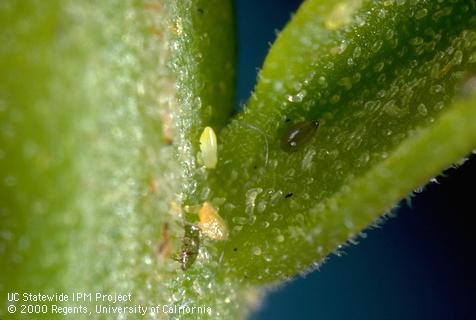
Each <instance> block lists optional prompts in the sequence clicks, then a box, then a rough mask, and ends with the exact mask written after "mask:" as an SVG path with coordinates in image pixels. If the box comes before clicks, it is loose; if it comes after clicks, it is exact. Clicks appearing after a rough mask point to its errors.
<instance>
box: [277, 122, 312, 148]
mask: <svg viewBox="0 0 476 320" xmlns="http://www.w3.org/2000/svg"><path fill="white" fill-rule="evenodd" d="M317 128H319V121H316V120H313V121H303V122H299V123H296V124H295V125H294V126H292V127H291V128H289V129H288V131H286V132H285V134H284V135H283V137H282V138H281V148H282V149H283V150H284V151H288V152H294V151H297V150H298V149H299V148H301V147H302V146H303V145H305V144H306V143H307V142H309V140H311V138H312V136H313V135H314V133H315V132H316V130H317Z"/></svg>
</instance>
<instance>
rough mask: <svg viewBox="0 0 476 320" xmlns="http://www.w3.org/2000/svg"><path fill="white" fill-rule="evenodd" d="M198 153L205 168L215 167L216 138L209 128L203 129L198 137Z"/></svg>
mask: <svg viewBox="0 0 476 320" xmlns="http://www.w3.org/2000/svg"><path fill="white" fill-rule="evenodd" d="M200 152H201V158H202V161H203V164H204V165H205V167H207V168H208V169H213V168H215V166H216V165H217V136H216V135H215V131H213V129H212V128H210V127H205V129H203V132H202V134H201V136H200Z"/></svg>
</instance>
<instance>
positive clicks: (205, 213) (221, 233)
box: [198, 201, 228, 240]
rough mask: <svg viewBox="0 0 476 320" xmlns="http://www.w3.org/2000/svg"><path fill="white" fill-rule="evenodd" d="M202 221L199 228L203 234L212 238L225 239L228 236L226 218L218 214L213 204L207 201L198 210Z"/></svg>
mask: <svg viewBox="0 0 476 320" xmlns="http://www.w3.org/2000/svg"><path fill="white" fill-rule="evenodd" d="M198 217H199V219H200V222H199V223H198V226H199V228H200V229H201V230H202V234H204V235H206V236H207V237H209V238H210V239H212V240H225V239H226V237H227V233H228V232H227V228H226V224H225V220H223V218H222V217H221V216H220V215H219V214H218V212H217V211H216V209H215V208H214V207H213V205H212V204H211V203H209V202H207V201H205V202H204V203H203V205H202V207H201V208H200V210H199V211H198Z"/></svg>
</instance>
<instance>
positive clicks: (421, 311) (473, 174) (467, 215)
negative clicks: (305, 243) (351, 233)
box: [235, 0, 476, 320]
mask: <svg viewBox="0 0 476 320" xmlns="http://www.w3.org/2000/svg"><path fill="white" fill-rule="evenodd" d="M300 3H301V1H298V0H259V1H252V0H236V1H235V5H236V9H237V23H238V28H237V30H238V43H239V56H238V95H237V106H240V105H242V104H244V103H245V102H246V101H247V99H248V97H249V95H250V93H251V91H252V89H253V86H254V84H255V81H256V75H257V70H258V68H259V67H261V65H262V63H263V61H264V58H265V56H266V53H267V51H268V49H269V46H270V43H271V42H273V41H274V39H275V37H276V31H275V30H280V29H282V28H283V27H284V25H285V24H286V22H287V21H288V20H289V18H290V16H291V14H292V12H293V11H295V10H296V8H297V7H298V6H299V4H300ZM475 125H476V124H475ZM438 181H439V182H438V183H432V184H429V185H428V186H427V187H426V188H425V190H424V191H423V192H422V193H419V194H417V195H416V197H414V198H413V199H412V201H411V206H409V205H408V204H407V203H406V202H405V201H402V203H401V204H400V206H399V209H398V210H396V217H394V218H391V219H389V220H388V221H387V222H386V223H385V224H384V225H383V227H382V228H381V229H378V230H371V231H367V232H366V233H367V235H368V237H367V239H363V240H361V241H360V244H359V245H357V246H351V247H348V248H346V249H345V250H344V251H345V254H344V255H343V256H341V257H336V256H331V257H330V259H329V261H328V262H327V263H325V264H324V265H323V266H322V268H321V269H320V270H319V271H316V272H313V273H311V274H309V275H308V276H307V277H306V278H302V277H301V278H298V279H296V280H295V281H293V282H291V283H288V284H286V285H285V286H283V287H281V288H280V289H278V290H276V291H274V292H273V293H271V294H269V295H268V296H267V298H266V299H265V302H264V304H263V306H262V308H261V309H260V310H258V311H257V312H256V313H255V314H254V315H253V316H252V317H251V318H252V319H253V320H258V319H276V320H279V319H296V318H297V319H322V320H327V319H333V320H338V319H353V320H359V319H366V320H372V319H378V320H382V319H399V320H400V319H406V320H411V319H420V320H422V319H432V320H439V319H445V320H447V319H476V306H475V304H476V276H475V272H474V271H475V270H476V262H475V260H476V259H473V256H474V253H475V250H474V248H475V245H476V239H475V236H474V235H475V234H476V232H475V231H474V230H475V228H476V219H475V214H476V210H475V209H474V208H475V205H474V201H475V200H476V194H475V187H474V182H475V181H476V157H474V156H473V157H472V159H471V160H470V161H468V162H466V163H465V164H464V165H463V166H462V167H460V168H459V169H457V170H454V169H451V170H448V171H446V172H445V174H444V175H441V176H440V177H439V178H438ZM473 197H475V198H473Z"/></svg>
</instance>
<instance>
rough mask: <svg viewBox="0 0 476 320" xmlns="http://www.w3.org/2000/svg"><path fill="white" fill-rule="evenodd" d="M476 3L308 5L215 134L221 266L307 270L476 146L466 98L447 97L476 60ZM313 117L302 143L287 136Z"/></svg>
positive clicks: (255, 277) (282, 272) (276, 272)
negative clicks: (245, 101) (289, 143)
mask: <svg viewBox="0 0 476 320" xmlns="http://www.w3.org/2000/svg"><path fill="white" fill-rule="evenodd" d="M475 13H476V5H475V3H474V2H473V1H467V0H461V1H452V2H451V3H447V2H445V3H440V2H434V1H338V2H336V1H317V0H308V1H306V2H305V3H304V4H303V5H302V7H301V8H300V9H299V11H298V12H297V13H296V15H295V16H294V17H293V19H292V21H291V22H290V23H289V25H288V26H287V27H286V28H285V29H284V31H283V32H282V33H281V34H280V35H279V37H278V39H277V41H276V43H275V44H274V45H273V47H272V48H271V51H270V53H269V55H268V57H267V59H266V61H265V63H264V67H263V70H262V71H261V72H260V75H259V81H258V84H257V86H256V89H255V92H254V94H253V96H252V98H251V99H250V102H249V105H248V107H247V108H246V109H245V111H244V112H243V114H241V115H240V116H239V117H238V119H236V120H235V121H234V122H233V123H232V124H231V125H230V126H229V127H228V128H227V129H226V130H225V131H224V132H223V133H222V134H221V136H220V137H219V141H220V142H221V148H220V150H219V154H220V158H219V162H218V165H217V169H216V171H215V172H214V173H213V176H212V178H211V181H212V182H211V190H212V192H211V195H210V197H211V198H212V199H213V198H216V199H222V198H225V199H226V202H225V203H224V204H223V205H222V206H221V207H220V210H221V211H220V212H221V214H222V215H223V216H224V217H225V219H226V220H227V222H228V224H229V229H230V238H229V241H228V242H227V244H226V250H225V255H224V261H225V263H226V268H224V270H226V272H227V273H228V274H230V273H232V274H234V275H235V277H238V279H241V280H242V281H245V282H247V281H251V282H259V283H269V282H273V281H278V280H282V279H285V278H289V277H292V276H293V275H295V274H296V273H302V272H307V271H308V270H309V269H312V268H314V267H315V266H316V265H318V264H319V263H320V262H321V261H322V260H323V259H324V258H325V256H326V255H328V254H329V253H330V252H332V251H335V250H336V248H339V246H340V245H343V244H344V243H345V242H346V241H347V240H349V239H352V238H354V237H356V236H358V234H359V232H360V231H361V230H362V229H364V228H365V227H366V226H367V225H369V224H371V223H372V222H374V221H376V220H377V219H378V218H379V217H380V216H381V215H382V214H384V213H385V212H386V211H388V210H389V209H391V208H392V206H394V205H395V203H396V202H397V201H398V200H399V199H401V198H403V197H405V195H406V194H408V193H409V192H411V191H412V190H413V189H414V188H416V187H418V186H420V185H421V184H423V183H425V182H426V181H428V179H429V178H430V177H432V176H434V175H437V174H438V173H439V172H440V171H441V170H442V169H444V168H445V167H447V166H449V165H450V164H451V163H453V162H456V161H458V160H459V159H460V158H462V157H464V156H465V155H466V154H467V153H469V152H470V151H471V150H472V149H473V148H475V147H476V137H475V135H474V129H473V128H472V125H471V123H474V121H475V120H476V118H474V115H475V114H474V105H471V103H466V104H463V106H458V104H454V105H452V104H451V102H452V101H453V97H454V96H455V94H456V91H457V88H458V87H459V86H460V85H461V83H464V81H465V79H466V78H467V77H468V76H469V75H470V74H472V72H474V69H475V62H476V53H475V48H476V33H475V32H474V30H475V24H476V16H475ZM316 120H317V121H319V123H320V126H319V128H318V130H317V132H316V133H315V134H314V135H313V137H312V139H310V141H308V142H303V143H302V144H303V145H302V146H299V147H300V148H299V150H298V151H297V152H291V153H289V152H288V150H284V149H283V148H282V146H281V144H282V140H283V139H286V135H287V134H288V130H289V128H293V126H296V125H298V124H299V123H301V122H302V121H316ZM337 250H338V249H337Z"/></svg>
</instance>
